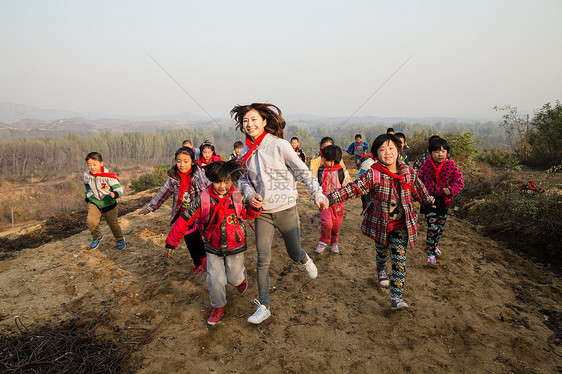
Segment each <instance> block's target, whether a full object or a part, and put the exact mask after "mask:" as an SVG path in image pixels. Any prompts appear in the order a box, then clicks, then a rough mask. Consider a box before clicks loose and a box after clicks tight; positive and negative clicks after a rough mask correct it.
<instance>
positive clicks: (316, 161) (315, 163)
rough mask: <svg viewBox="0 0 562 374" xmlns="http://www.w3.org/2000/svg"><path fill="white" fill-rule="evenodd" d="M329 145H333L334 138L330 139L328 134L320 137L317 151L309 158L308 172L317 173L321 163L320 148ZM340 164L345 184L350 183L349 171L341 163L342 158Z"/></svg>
mask: <svg viewBox="0 0 562 374" xmlns="http://www.w3.org/2000/svg"><path fill="white" fill-rule="evenodd" d="M329 145H334V139H332V138H331V137H329V136H325V137H323V138H322V139H320V147H319V148H318V152H317V153H315V154H314V157H313V158H312V160H310V172H311V173H312V175H314V176H316V175H318V169H319V168H320V166H321V165H322V150H323V149H324V147H327V146H329ZM340 165H341V167H342V169H343V173H344V175H345V179H344V183H346V184H347V183H351V177H350V176H349V173H348V172H347V169H346V168H345V164H344V163H343V158H342V160H341V161H340Z"/></svg>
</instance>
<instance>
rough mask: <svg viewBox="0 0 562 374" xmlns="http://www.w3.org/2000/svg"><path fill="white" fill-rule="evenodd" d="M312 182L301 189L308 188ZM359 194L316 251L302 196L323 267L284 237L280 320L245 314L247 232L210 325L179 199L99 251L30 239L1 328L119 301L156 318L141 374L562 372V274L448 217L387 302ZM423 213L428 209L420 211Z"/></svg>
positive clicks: (278, 249) (122, 312)
mask: <svg viewBox="0 0 562 374" xmlns="http://www.w3.org/2000/svg"><path fill="white" fill-rule="evenodd" d="M302 192H303V191H301V197H304V196H305V194H304V193H302ZM360 205H361V203H360V200H354V201H352V202H349V203H348V204H347V207H346V216H345V219H344V226H343V228H342V234H341V239H340V240H341V242H340V243H341V253H340V254H339V255H332V254H322V255H317V254H313V249H314V248H315V245H316V243H317V240H318V233H319V227H320V219H319V217H318V214H317V210H316V208H315V207H314V206H313V204H312V203H311V202H310V201H308V200H306V199H303V200H302V201H301V202H300V203H299V211H300V215H301V227H302V239H303V247H304V248H305V249H306V250H307V252H308V253H309V254H310V255H311V256H312V257H313V258H314V260H315V262H316V264H317V266H318V270H319V276H318V278H317V279H315V280H310V279H308V277H307V276H306V274H305V273H304V272H303V271H302V269H301V268H300V266H297V265H296V264H293V263H292V262H291V261H290V260H289V258H288V256H287V254H286V253H285V250H284V247H283V246H282V241H281V239H280V238H275V239H274V247H273V253H274V257H273V261H272V267H271V273H270V275H271V287H272V294H271V303H272V317H271V318H270V319H268V320H267V321H265V322H264V323H262V324H261V325H258V326H254V325H250V324H249V323H247V322H246V318H247V317H248V316H249V315H250V314H251V313H253V312H254V310H255V308H254V305H253V303H252V301H253V299H254V298H255V297H256V296H257V285H256V281H255V279H256V277H255V276H256V272H255V263H256V254H255V245H254V240H253V239H254V238H253V234H252V232H251V230H249V231H248V232H249V234H250V235H249V238H250V240H249V250H248V251H247V252H246V264H247V268H248V274H249V281H250V282H249V288H248V290H247V291H246V293H245V294H243V295H238V294H237V293H236V290H235V289H234V288H233V287H229V288H228V290H227V292H228V296H227V298H228V304H227V306H226V309H225V315H224V317H223V320H222V321H221V323H220V324H218V325H217V326H214V327H210V326H208V325H207V324H206V318H207V317H206V316H205V315H204V313H208V312H209V311H210V306H209V300H208V298H209V297H208V292H207V289H206V286H205V275H204V274H193V273H191V267H192V264H191V260H190V258H189V255H188V253H187V250H185V247H184V246H182V247H180V250H178V251H177V252H176V255H175V257H174V258H173V259H171V260H169V261H164V259H163V257H162V256H161V253H162V247H163V243H164V238H165V236H164V235H165V234H167V230H168V220H169V214H170V209H169V208H168V207H163V208H161V209H160V210H159V211H157V212H156V213H153V214H150V215H148V216H139V215H137V214H136V213H134V212H133V213H129V214H127V215H124V216H122V217H121V218H120V219H121V222H122V227H123V229H124V232H125V234H126V238H127V241H128V247H127V249H126V250H125V251H123V252H120V251H117V250H116V249H115V245H114V242H113V241H112V240H110V239H109V238H110V237H111V234H110V233H109V230H108V229H107V226H105V225H104V226H103V227H104V232H106V233H107V234H108V235H107V236H106V238H105V239H104V241H103V242H102V244H101V245H100V247H99V248H98V249H96V250H91V251H90V250H88V249H87V245H88V243H89V241H90V234H89V233H88V231H87V230H84V231H82V232H80V233H78V234H76V235H74V236H71V237H68V238H64V239H61V240H60V241H53V242H51V243H48V244H45V245H43V246H40V247H38V248H32V249H26V250H23V251H21V252H20V254H19V255H18V256H16V257H13V258H7V259H4V260H3V261H1V262H0V293H1V294H2V298H1V299H0V333H7V332H9V331H13V330H15V325H14V317H15V316H16V315H19V316H21V319H22V321H23V322H24V323H25V324H26V325H28V326H33V325H41V324H43V323H45V322H47V321H63V320H67V319H70V318H75V317H78V318H80V319H84V320H86V319H91V318H93V317H95V316H96V315H99V314H100V313H104V312H105V311H108V313H109V314H108V316H109V319H110V322H111V324H113V325H116V326H120V327H142V328H148V329H150V330H151V331H152V333H153V339H152V341H151V342H150V343H149V344H147V345H145V346H143V347H142V349H141V350H140V351H138V352H137V353H136V354H135V357H136V358H137V359H140V360H142V368H141V369H140V370H139V373H157V372H161V373H164V372H166V373H175V372H178V373H180V372H181V373H191V372H216V373H251V372H267V373H307V372H328V373H349V372H353V373H372V372H391V373H404V372H414V373H425V372H439V373H452V372H457V373H458V372H470V373H553V372H559V371H561V370H562V358H561V356H562V347H561V345H560V343H561V337H562V336H561V332H560V321H561V319H562V305H561V302H560V301H561V300H562V298H561V290H562V287H561V282H560V279H559V278H558V277H556V276H555V275H553V274H551V273H548V272H546V271H544V269H543V268H542V267H541V266H539V265H536V264H534V263H531V262H529V261H527V260H524V259H521V258H520V257H518V256H517V255H515V254H513V253H512V252H511V251H510V250H508V249H506V248H505V247H504V246H502V245H501V244H498V243H496V242H494V241H492V240H489V239H487V238H485V237H483V236H481V235H480V234H479V232H478V229H477V228H475V227H473V226H472V225H470V224H469V223H467V222H465V221H462V220H458V219H456V218H455V217H454V216H451V217H450V219H449V220H448V222H447V228H446V230H445V234H444V237H443V239H442V242H441V245H440V248H441V249H442V251H443V256H442V258H441V259H440V263H439V266H437V267H434V268H430V267H428V266H426V264H425V255H424V253H423V239H424V236H425V235H424V233H425V224H424V222H421V225H420V238H419V239H420V240H419V241H418V245H417V246H416V248H415V249H413V250H410V252H409V254H408V275H407V281H406V288H405V300H406V301H407V302H408V303H409V304H410V309H409V310H407V311H400V312H392V313H391V312H390V311H389V295H388V290H387V289H382V288H380V287H379V285H378V283H377V282H376V280H375V275H374V267H375V263H374V248H373V243H372V242H371V241H369V240H368V239H366V238H364V237H363V236H362V235H361V234H360V231H359V226H360V222H361V217H360V216H359V211H360ZM422 221H423V219H422Z"/></svg>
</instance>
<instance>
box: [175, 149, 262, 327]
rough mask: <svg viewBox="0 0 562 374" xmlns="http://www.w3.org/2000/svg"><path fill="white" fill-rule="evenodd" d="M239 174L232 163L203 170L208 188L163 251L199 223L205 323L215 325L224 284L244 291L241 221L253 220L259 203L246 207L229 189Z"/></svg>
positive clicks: (223, 302)
mask: <svg viewBox="0 0 562 374" xmlns="http://www.w3.org/2000/svg"><path fill="white" fill-rule="evenodd" d="M241 174H242V169H241V168H240V165H239V164H238V162H237V161H236V160H230V161H217V162H213V163H212V164H211V165H209V166H208V167H207V171H206V175H207V178H209V180H210V181H211V182H212V184H211V185H210V186H209V187H208V188H207V189H205V190H203V191H202V192H201V194H200V195H199V196H197V197H196V198H195V199H194V200H193V201H192V202H191V204H189V206H188V207H187V209H186V210H185V211H184V212H183V214H182V215H181V216H180V218H179V219H178V220H177V221H176V223H175V224H174V226H173V227H172V230H171V231H170V233H169V234H168V237H167V238H166V248H167V250H168V251H173V250H174V249H175V248H176V247H177V246H178V245H179V243H180V241H181V238H182V237H183V236H184V235H185V233H186V232H187V231H188V230H189V229H190V228H191V227H192V225H193V224H195V222H196V221H197V220H199V224H200V229H201V230H202V232H203V234H204V235H205V241H206V243H205V250H206V252H207V289H208V290H209V295H210V299H211V306H212V307H213V310H212V312H211V315H210V316H209V319H208V320H207V323H208V324H209V325H215V324H216V323H218V322H219V321H220V319H221V317H222V315H223V313H224V306H225V305H226V289H225V287H226V284H227V283H228V284H231V285H233V286H234V287H236V289H237V290H238V292H239V293H243V292H244V291H246V288H247V286H248V282H247V280H246V269H245V268H244V253H243V252H244V251H245V250H246V248H247V247H246V240H245V239H246V227H245V225H244V224H243V223H242V221H244V220H246V219H254V218H256V217H257V216H258V215H259V214H260V211H261V202H259V201H256V202H253V203H252V205H251V206H248V204H247V203H246V201H245V200H244V199H243V197H242V194H241V193H240V190H238V188H236V187H235V186H234V185H233V182H235V181H236V180H238V178H239V177H240V175H241Z"/></svg>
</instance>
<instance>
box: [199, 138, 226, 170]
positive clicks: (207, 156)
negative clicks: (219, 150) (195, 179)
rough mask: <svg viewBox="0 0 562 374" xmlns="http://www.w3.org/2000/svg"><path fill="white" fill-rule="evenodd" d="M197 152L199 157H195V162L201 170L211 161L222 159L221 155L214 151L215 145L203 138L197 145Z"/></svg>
mask: <svg viewBox="0 0 562 374" xmlns="http://www.w3.org/2000/svg"><path fill="white" fill-rule="evenodd" d="M199 154H200V157H199V159H197V164H198V165H199V167H200V168H201V169H203V170H205V168H206V167H207V166H209V165H210V164H211V163H212V162H217V161H222V158H221V156H220V155H217V154H216V153H215V146H214V145H213V144H212V143H211V142H210V141H208V140H205V141H204V142H203V144H201V146H199Z"/></svg>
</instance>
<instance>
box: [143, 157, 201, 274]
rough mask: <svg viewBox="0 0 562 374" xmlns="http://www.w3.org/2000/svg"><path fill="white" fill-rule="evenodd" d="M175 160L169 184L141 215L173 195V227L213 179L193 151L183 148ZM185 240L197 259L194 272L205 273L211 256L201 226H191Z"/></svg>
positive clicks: (194, 258)
mask: <svg viewBox="0 0 562 374" xmlns="http://www.w3.org/2000/svg"><path fill="white" fill-rule="evenodd" d="M174 158H175V160H176V164H175V165H174V166H173V167H172V168H171V169H170V170H168V179H167V180H166V183H164V185H163V186H162V187H161V188H160V190H159V191H158V192H157V193H156V195H154V197H153V198H152V200H150V202H149V203H148V204H147V205H146V206H145V207H144V208H142V209H141V210H140V211H139V214H141V215H145V214H148V213H150V212H154V211H155V210H156V209H158V208H160V206H161V205H162V204H163V203H164V201H166V200H167V199H168V198H169V197H170V195H172V196H173V202H172V217H171V220H170V225H173V224H174V222H176V220H177V219H178V218H179V216H180V215H181V214H182V213H183V211H184V210H185V208H186V207H187V206H188V205H189V204H190V203H191V202H192V201H193V199H195V197H197V196H199V194H200V193H201V191H203V190H204V189H205V188H207V186H208V185H209V180H208V179H207V178H206V177H205V173H204V172H203V171H202V170H201V168H199V166H198V165H197V163H196V162H195V153H194V152H193V149H192V148H190V147H181V148H180V149H178V150H177V151H176V154H175V156H174ZM183 239H184V241H185V244H186V246H187V249H188V250H189V254H190V255H191V259H192V260H193V272H194V273H201V272H202V271H203V270H204V269H205V268H206V263H207V254H206V253H205V244H204V243H203V238H202V237H201V233H200V232H199V230H197V225H195V224H194V225H193V226H192V227H190V228H189V230H187V232H186V234H185V236H184V237H183ZM166 254H167V253H165V255H166Z"/></svg>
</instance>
